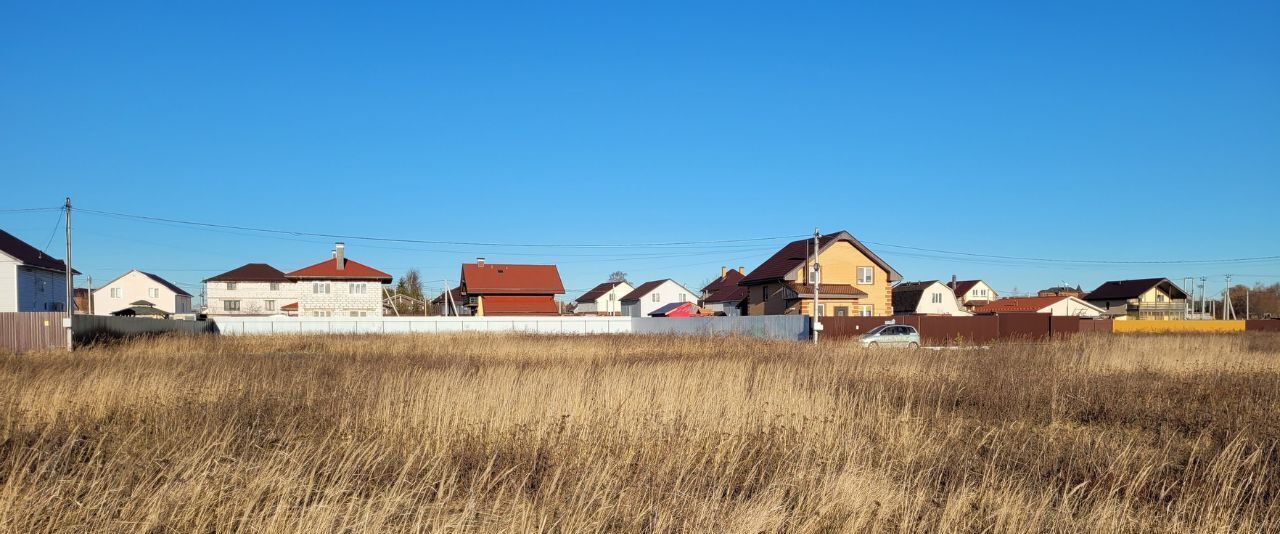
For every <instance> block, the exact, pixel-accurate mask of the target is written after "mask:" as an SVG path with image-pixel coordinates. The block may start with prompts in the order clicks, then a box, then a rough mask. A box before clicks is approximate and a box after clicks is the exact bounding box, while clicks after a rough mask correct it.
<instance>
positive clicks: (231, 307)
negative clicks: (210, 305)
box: [222, 300, 240, 311]
mask: <svg viewBox="0 0 1280 534" xmlns="http://www.w3.org/2000/svg"><path fill="white" fill-rule="evenodd" d="M222 309H224V310H226V311H240V301H238V300H224V301H222Z"/></svg>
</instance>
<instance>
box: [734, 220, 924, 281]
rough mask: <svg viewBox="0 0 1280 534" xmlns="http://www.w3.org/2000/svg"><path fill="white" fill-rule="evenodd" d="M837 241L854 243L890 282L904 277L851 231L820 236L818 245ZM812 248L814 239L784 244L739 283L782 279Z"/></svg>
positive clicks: (825, 245) (802, 261)
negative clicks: (850, 232)
mask: <svg viewBox="0 0 1280 534" xmlns="http://www.w3.org/2000/svg"><path fill="white" fill-rule="evenodd" d="M836 241H847V242H848V243H849V244H852V245H853V247H854V248H856V249H858V251H859V252H862V254H863V255H865V256H866V257H867V258H868V259H870V260H871V261H872V263H875V264H876V265H879V266H880V267H881V268H883V269H884V270H885V271H887V272H888V273H889V281H890V282H896V281H898V280H901V279H902V275H900V274H898V271H895V270H894V269H893V267H891V266H889V264H888V263H887V262H885V261H884V260H883V259H881V258H880V256H877V255H876V254H875V253H874V252H871V249H869V248H867V247H866V245H863V244H862V242H861V241H858V240H857V239H855V238H854V237H853V235H851V234H849V232H845V231H843V230H842V231H839V232H836V233H833V234H827V235H824V236H821V237H819V238H818V246H819V247H820V248H826V247H827V245H830V244H831V243H833V242H836ZM812 249H813V239H798V240H795V241H792V242H790V243H787V244H786V246H783V247H782V249H781V250H779V251H778V252H776V253H774V255H773V256H770V257H769V259H767V260H764V263H761V264H760V266H759V267H756V268H755V269H753V270H752V271H751V272H750V273H747V276H745V277H743V279H742V280H741V281H740V282H739V283H741V284H742V285H753V284H762V283H766V282H773V281H777V280H781V279H782V278H783V277H785V276H786V275H787V273H790V272H791V271H792V270H793V269H795V268H796V267H799V266H800V265H801V264H803V263H804V262H805V260H806V259H808V255H809V254H810V253H812Z"/></svg>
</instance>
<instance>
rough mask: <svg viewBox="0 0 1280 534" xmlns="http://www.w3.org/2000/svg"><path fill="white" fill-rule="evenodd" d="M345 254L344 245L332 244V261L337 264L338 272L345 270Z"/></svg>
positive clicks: (345, 247)
mask: <svg viewBox="0 0 1280 534" xmlns="http://www.w3.org/2000/svg"><path fill="white" fill-rule="evenodd" d="M346 252H347V246H346V245H344V244H342V243H341V242H338V243H334V245H333V259H334V263H335V264H337V266H338V270H339V271H341V270H343V269H346V268H347V257H346Z"/></svg>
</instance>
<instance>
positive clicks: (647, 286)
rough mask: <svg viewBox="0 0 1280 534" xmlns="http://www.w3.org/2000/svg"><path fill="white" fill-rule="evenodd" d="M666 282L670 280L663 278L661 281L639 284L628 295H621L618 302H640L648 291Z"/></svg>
mask: <svg viewBox="0 0 1280 534" xmlns="http://www.w3.org/2000/svg"><path fill="white" fill-rule="evenodd" d="M667 280H670V278H663V279H662V280H650V281H648V282H645V283H643V284H640V285H638V286H636V288H635V289H632V290H631V292H630V293H627V294H626V295H623V296H622V298H620V299H618V301H619V302H621V301H626V300H640V299H642V298H644V296H645V295H647V294H649V292H650V291H653V290H655V289H657V288H658V286H660V285H662V283H663V282H666V281H667Z"/></svg>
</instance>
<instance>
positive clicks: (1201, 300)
mask: <svg viewBox="0 0 1280 534" xmlns="http://www.w3.org/2000/svg"><path fill="white" fill-rule="evenodd" d="M1204 282H1205V277H1203V276H1201V277H1200V318H1201V319H1204V312H1205V305H1204ZM1209 318H1210V319H1212V318H1213V317H1212V316H1210V317H1209Z"/></svg>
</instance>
